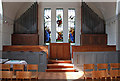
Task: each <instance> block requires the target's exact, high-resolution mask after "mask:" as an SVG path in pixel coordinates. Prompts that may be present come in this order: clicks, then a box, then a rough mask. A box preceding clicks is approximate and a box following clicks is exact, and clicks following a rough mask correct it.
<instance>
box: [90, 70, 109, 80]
mask: <svg viewBox="0 0 120 81" xmlns="http://www.w3.org/2000/svg"><path fill="white" fill-rule="evenodd" d="M102 78H105V81H106V80H107V73H106V71H105V70H101V71H92V81H94V79H102Z"/></svg>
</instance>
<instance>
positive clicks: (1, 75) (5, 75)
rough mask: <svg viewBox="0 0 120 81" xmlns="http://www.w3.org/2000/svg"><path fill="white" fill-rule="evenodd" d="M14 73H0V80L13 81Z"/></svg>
mask: <svg viewBox="0 0 120 81" xmlns="http://www.w3.org/2000/svg"><path fill="white" fill-rule="evenodd" d="M12 77H13V71H0V78H1V79H10V80H12Z"/></svg>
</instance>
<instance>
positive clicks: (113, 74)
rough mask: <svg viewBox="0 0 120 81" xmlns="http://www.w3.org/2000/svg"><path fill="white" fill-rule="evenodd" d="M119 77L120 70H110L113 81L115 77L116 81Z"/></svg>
mask: <svg viewBox="0 0 120 81" xmlns="http://www.w3.org/2000/svg"><path fill="white" fill-rule="evenodd" d="M119 76H120V70H110V78H111V81H112V80H113V77H115V80H116V79H117V77H119Z"/></svg>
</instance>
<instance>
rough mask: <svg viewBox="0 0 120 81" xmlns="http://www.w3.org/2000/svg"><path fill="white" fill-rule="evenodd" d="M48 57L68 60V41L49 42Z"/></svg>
mask: <svg viewBox="0 0 120 81" xmlns="http://www.w3.org/2000/svg"><path fill="white" fill-rule="evenodd" d="M50 59H60V60H69V59H70V44H69V43H50Z"/></svg>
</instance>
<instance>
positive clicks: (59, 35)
mask: <svg viewBox="0 0 120 81" xmlns="http://www.w3.org/2000/svg"><path fill="white" fill-rule="evenodd" d="M56 42H63V9H62V8H58V9H56Z"/></svg>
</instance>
